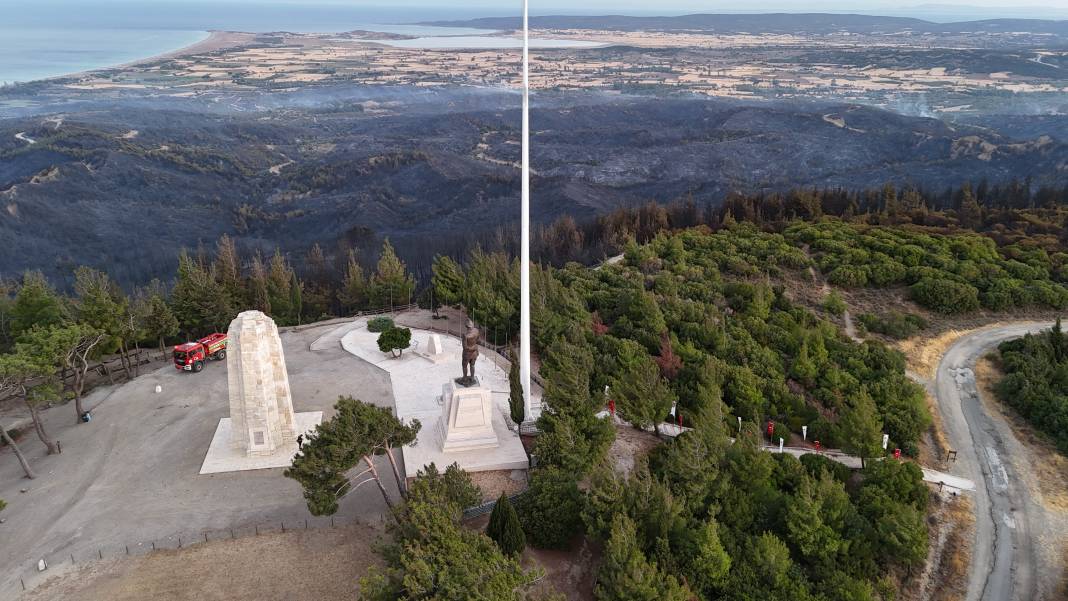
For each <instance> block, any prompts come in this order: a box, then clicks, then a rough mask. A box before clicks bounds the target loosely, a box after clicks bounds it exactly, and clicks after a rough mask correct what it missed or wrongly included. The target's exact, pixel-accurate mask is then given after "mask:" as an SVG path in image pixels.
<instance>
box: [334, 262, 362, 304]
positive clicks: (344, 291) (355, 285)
mask: <svg viewBox="0 0 1068 601" xmlns="http://www.w3.org/2000/svg"><path fill="white" fill-rule="evenodd" d="M338 301H339V302H340V303H341V306H342V308H343V309H344V310H345V311H347V312H349V313H355V312H356V311H359V310H360V309H362V308H364V306H366V303H367V280H366V279H365V278H364V276H363V268H362V267H360V262H359V261H358V260H357V259H356V251H353V250H350V251H349V262H348V265H347V266H346V268H345V279H344V280H343V281H342V283H341V290H340V291H339V292H338Z"/></svg>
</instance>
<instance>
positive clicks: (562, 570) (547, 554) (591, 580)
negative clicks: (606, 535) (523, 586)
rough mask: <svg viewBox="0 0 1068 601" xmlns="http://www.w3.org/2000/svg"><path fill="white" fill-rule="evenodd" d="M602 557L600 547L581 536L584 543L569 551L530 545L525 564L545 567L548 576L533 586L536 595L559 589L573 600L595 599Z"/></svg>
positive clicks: (525, 556) (558, 590) (526, 552)
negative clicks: (538, 547) (594, 594)
mask: <svg viewBox="0 0 1068 601" xmlns="http://www.w3.org/2000/svg"><path fill="white" fill-rule="evenodd" d="M600 560H601V550H600V548H599V547H598V546H597V545H596V544H595V543H592V542H590V541H589V540H588V539H587V538H586V537H581V542H580V543H576V545H575V548H573V549H571V550H568V551H549V550H545V549H529V548H528V549H527V550H526V551H524V552H523V564H524V565H528V566H534V565H537V566H540V567H541V568H542V569H544V570H545V577H544V578H542V579H541V580H539V581H538V582H537V583H536V584H535V585H534V591H533V592H534V593H535V595H534V596H535V597H538V596H541V595H544V594H547V593H551V592H556V593H563V594H564V595H567V598H568V599H570V600H571V601H588V600H589V599H593V585H594V584H595V583H596V582H597V566H598V565H599V564H600Z"/></svg>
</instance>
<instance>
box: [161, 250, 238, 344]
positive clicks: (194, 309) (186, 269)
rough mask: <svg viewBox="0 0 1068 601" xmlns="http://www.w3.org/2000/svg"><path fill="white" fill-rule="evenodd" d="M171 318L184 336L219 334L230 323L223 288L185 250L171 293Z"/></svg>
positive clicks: (228, 307) (230, 310)
mask: <svg viewBox="0 0 1068 601" xmlns="http://www.w3.org/2000/svg"><path fill="white" fill-rule="evenodd" d="M171 306H172V308H173V310H174V316H175V317H176V318H177V319H178V322H179V323H180V324H182V327H183V328H185V329H186V331H187V332H190V333H192V334H205V333H207V332H211V331H219V330H220V329H222V328H223V327H225V325H226V324H228V323H230V320H231V319H233V315H232V309H231V307H230V306H229V305H228V303H227V302H226V295H225V294H224V293H223V291H222V287H221V286H219V283H218V282H217V281H216V280H215V278H214V277H213V276H212V274H211V273H209V272H208V271H207V270H206V269H204V266H203V265H201V264H200V263H198V262H197V261H195V260H194V259H193V258H192V257H190V256H189V254H188V253H187V252H185V251H184V250H183V251H182V253H181V254H180V255H179V256H178V280H177V282H175V284H174V291H173V292H172V293H171Z"/></svg>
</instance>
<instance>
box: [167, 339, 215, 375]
mask: <svg viewBox="0 0 1068 601" xmlns="http://www.w3.org/2000/svg"><path fill="white" fill-rule="evenodd" d="M225 358H226V334H219V333H218V332H216V333H215V334H209V335H207V336H205V337H203V338H201V339H200V340H197V341H196V342H186V343H185V344H179V345H176V346H175V347H174V368H175V369H179V370H182V371H191V372H199V371H200V370H202V369H204V362H205V361H208V360H212V361H221V360H223V359H225Z"/></svg>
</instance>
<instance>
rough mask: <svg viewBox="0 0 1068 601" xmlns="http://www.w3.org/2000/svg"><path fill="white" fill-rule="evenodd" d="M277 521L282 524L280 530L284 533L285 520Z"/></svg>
mask: <svg viewBox="0 0 1068 601" xmlns="http://www.w3.org/2000/svg"><path fill="white" fill-rule="evenodd" d="M279 523H280V524H282V532H283V533H285V531H286V523H285V521H281V522H279Z"/></svg>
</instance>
